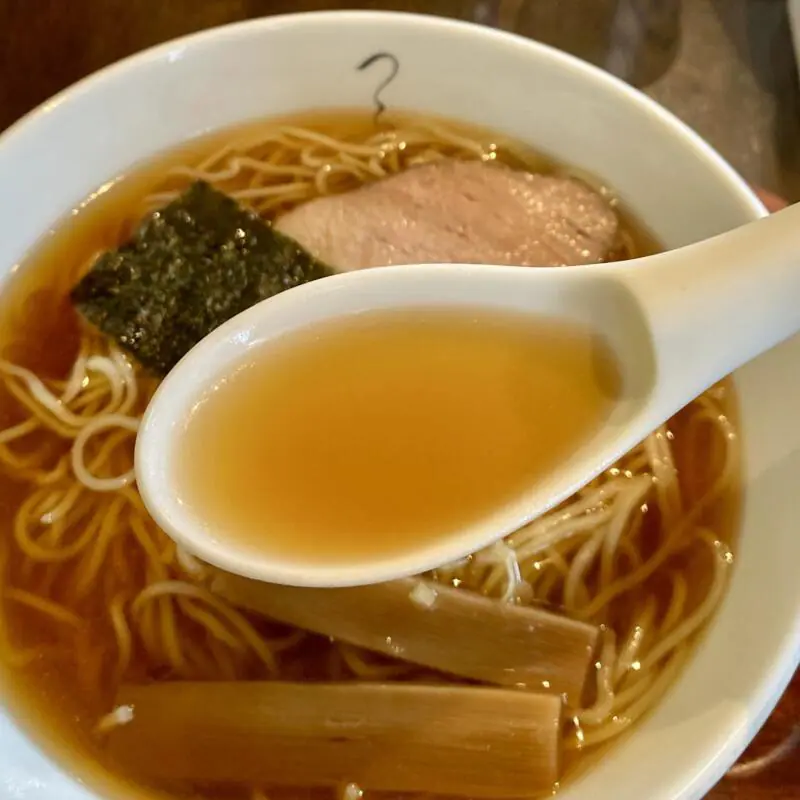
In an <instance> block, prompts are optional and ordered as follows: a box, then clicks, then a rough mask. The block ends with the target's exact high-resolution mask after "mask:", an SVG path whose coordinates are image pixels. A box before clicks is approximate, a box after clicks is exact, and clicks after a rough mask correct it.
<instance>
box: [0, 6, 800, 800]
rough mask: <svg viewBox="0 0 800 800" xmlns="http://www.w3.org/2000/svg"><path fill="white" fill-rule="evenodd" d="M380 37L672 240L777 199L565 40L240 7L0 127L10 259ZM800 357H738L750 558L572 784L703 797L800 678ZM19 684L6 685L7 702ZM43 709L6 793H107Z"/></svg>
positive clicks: (429, 85)
mask: <svg viewBox="0 0 800 800" xmlns="http://www.w3.org/2000/svg"><path fill="white" fill-rule="evenodd" d="M378 52H387V53H391V54H392V55H394V56H395V57H396V58H397V60H398V63H399V72H398V74H397V76H396V78H395V79H394V80H393V81H392V82H391V83H390V84H389V85H388V86H387V87H386V88H385V89H384V90H383V92H382V94H381V98H382V100H383V101H384V102H385V103H386V104H387V105H388V106H390V107H397V108H407V109H413V110H416V111H420V112H429V113H434V114H437V115H444V116H448V117H453V118H457V119H461V120H464V121H466V122H471V123H476V124H479V125H483V126H488V127H490V128H493V129H495V130H497V131H501V132H503V133H505V134H508V135H510V136H512V137H515V138H517V139H520V140H524V141H526V142H529V143H530V144H531V145H533V146H534V147H535V148H537V149H539V150H541V151H543V152H544V153H546V154H548V155H551V156H553V157H555V158H556V159H558V160H560V161H564V162H566V163H567V164H570V165H573V166H575V167H577V168H579V169H581V170H585V171H587V172H588V173H591V174H593V175H596V176H598V177H599V178H601V179H602V180H603V181H604V182H607V183H608V185H609V186H611V187H613V188H614V190H615V191H616V192H617V193H618V194H619V196H620V197H621V199H622V200H623V201H624V202H625V203H626V204H627V205H628V206H629V207H630V208H632V209H633V210H634V211H635V213H636V214H637V216H638V217H639V218H640V219H642V220H643V221H644V222H645V223H646V224H647V225H648V226H649V227H650V228H651V229H652V231H653V232H654V233H655V234H656V236H657V237H658V239H659V240H660V241H661V242H663V243H664V244H665V245H666V246H667V247H676V246H679V245H683V244H686V243H688V242H692V241H695V240H697V239H701V238H705V237H708V236H711V235H712V234H716V233H718V232H720V231H723V230H725V229H728V228H731V227H734V226H736V225H740V224H742V223H745V222H747V221H748V220H752V219H754V218H755V217H758V216H760V215H761V214H763V213H764V209H763V207H762V206H761V205H760V203H759V202H758V201H757V199H756V198H755V197H754V196H753V194H752V193H751V192H750V190H749V189H748V188H747V186H746V185H745V184H744V183H743V182H742V180H741V179H740V178H739V177H738V176H737V175H736V174H735V173H734V172H733V170H732V169H731V168H730V167H729V166H728V165H727V164H726V163H725V162H724V161H723V160H722V159H721V158H720V157H719V156H718V155H717V154H716V153H715V152H714V151H713V150H712V149H711V148H710V147H709V146H708V145H707V144H705V143H704V142H703V141H702V140H701V139H700V138H699V137H698V136H697V135H695V134H694V133H693V132H692V131H690V130H689V129H688V128H686V127H685V126H684V125H682V124H681V123H680V122H679V121H678V120H676V119H675V118H674V117H673V116H671V115H670V114H668V113H667V112H665V111H664V110H663V109H661V108H660V107H659V106H657V105H656V104H654V103H653V102H651V101H650V100H648V99H647V98H646V97H644V96H643V95H641V94H639V93H638V92H636V91H635V90H633V89H631V88H629V87H628V86H626V85H625V84H623V83H621V82H619V81H617V80H615V79H614V78H612V77H609V76H608V75H606V74H605V73H603V72H601V71H599V70H597V69H595V68H593V67H591V66H588V65H586V64H584V63H582V62H580V61H578V60H576V59H574V58H572V57H570V56H567V55H564V54H562V53H560V52H557V51H555V50H552V49H550V48H547V47H544V46H542V45H539V44H536V43H534V42H531V41H527V40H524V39H521V38H518V37H514V36H511V35H507V34H503V33H498V32H495V31H492V30H489V29H482V28H478V27H474V26H470V25H467V24H463V23H459V22H452V21H448V20H442V19H436V18H432V17H417V16H407V15H398V14H382V13H361V12H332V13H321V14H310V15H298V16H286V17H275V18H270V19H264V20H260V21H256V22H250V23H245V24H240V25H233V26H230V27H227V28H221V29H218V30H212V31H208V32H205V33H201V34H199V35H195V36H191V37H188V38H185V39H181V40H178V41H175V42H172V43H169V44H166V45H163V46H160V47H157V48H155V49H153V50H149V51H147V52H145V53H142V54H141V55H138V56H135V57H133V58H131V59H128V60H126V61H124V62H122V63H120V64H118V65H116V66H113V67H111V68H109V69H106V70H104V71H103V72H101V73H99V74H97V75H95V76H94V77H92V78H89V79H88V80H86V81H83V82H81V83H79V84H78V85H77V86H75V87H73V88H72V89H69V90H68V91H66V92H64V93H63V94H61V95H59V96H57V97H56V98H54V99H53V100H51V101H50V102H49V103H46V104H45V105H44V106H42V107H41V108H40V109H39V110H37V111H35V112H34V113H33V114H31V115H30V116H29V117H28V118H26V119H25V120H23V121H22V122H20V123H18V124H17V125H16V126H14V127H13V128H12V129H11V130H10V131H8V132H7V133H6V134H5V135H4V136H2V138H0V208H3V209H5V213H4V214H3V215H2V218H0V271H2V273H4V274H6V275H7V274H10V273H11V272H12V271H13V269H14V265H15V264H18V263H19V262H20V260H22V259H23V258H24V256H25V254H26V252H27V251H28V250H29V249H30V248H31V246H32V245H33V244H34V243H35V242H36V241H37V240H38V239H39V238H40V237H41V236H42V235H43V234H44V233H45V232H46V231H47V230H48V229H50V228H51V226H53V225H54V224H55V223H56V222H57V221H58V220H59V219H60V218H61V217H62V216H63V215H64V214H65V212H67V211H68V210H69V209H71V208H73V207H74V206H75V205H76V204H77V203H79V202H80V201H81V200H83V199H84V198H85V197H87V196H88V195H89V194H90V193H91V192H93V191H95V190H96V189H97V188H98V187H100V186H102V185H104V184H105V183H106V182H108V181H109V180H111V179H113V178H114V177H115V176H118V175H119V174H120V173H124V172H125V171H126V170H128V169H129V168H130V167H131V166H133V165H135V164H136V163H137V162H139V161H141V160H142V159H145V158H147V157H148V156H151V155H153V154H155V153H158V152H160V151H162V150H165V149H168V148H170V147H172V146H173V145H176V144H178V143H180V142H183V141H185V140H187V139H189V138H191V137H193V136H196V135H198V134H201V133H204V132H207V131H210V130H214V129H217V128H222V127H225V126H229V125H232V124H234V123H237V122H241V121H245V120H250V119H252V118H257V117H264V116H269V115H275V114H285V113H290V112H294V111H303V110H307V109H315V108H319V109H323V108H334V107H342V106H350V107H353V106H361V107H365V108H369V107H371V106H372V104H373V94H374V92H375V90H376V87H378V86H379V84H380V83H381V82H383V80H384V79H385V78H386V77H387V74H388V73H389V71H390V69H391V64H390V63H389V62H388V61H379V62H377V63H375V64H373V65H372V66H371V67H370V68H369V69H366V70H363V71H359V70H358V69H357V68H356V67H357V65H358V64H359V63H360V62H363V61H364V59H366V58H367V57H368V56H370V55H372V54H375V53H378ZM732 324H735V321H732ZM798 364H800V338H798V339H794V340H792V341H790V342H788V343H786V344H784V345H782V346H781V347H779V348H777V349H776V350H774V351H772V352H770V353H768V354H767V355H766V356H763V357H762V358H760V359H759V360H758V361H756V362H754V363H752V364H750V365H749V366H748V367H746V368H745V369H743V370H742V371H741V372H740V373H737V376H736V379H737V385H738V389H739V399H740V402H741V426H742V430H743V445H744V468H745V472H746V489H745V505H744V511H743V518H742V532H741V536H740V539H739V542H738V544H737V547H736V550H737V554H738V563H737V565H736V569H735V571H734V573H733V579H732V582H731V585H730V591H729V592H728V595H727V597H726V598H725V601H724V603H723V604H722V608H721V609H720V611H719V613H718V614H717V615H716V617H715V618H714V619H713V620H712V622H711V624H710V626H709V630H708V632H707V634H706V635H705V636H704V637H703V639H702V641H701V643H700V645H699V646H698V647H697V651H696V653H695V655H694V657H693V659H692V661H691V663H690V664H689V666H688V667H687V668H686V669H685V671H684V672H683V673H682V674H681V675H680V676H679V679H678V680H677V682H676V683H675V684H674V685H673V686H672V687H671V689H670V691H669V692H668V694H667V696H666V697H665V698H664V699H663V700H662V702H661V703H660V704H659V705H658V707H657V708H656V710H655V711H654V713H652V714H651V715H650V716H649V717H648V718H647V719H646V720H645V721H644V722H643V723H642V724H640V725H639V726H638V727H637V728H636V730H635V732H634V733H633V734H632V735H631V736H629V737H627V738H626V739H625V740H623V741H622V742H620V743H618V744H617V745H616V746H614V747H613V748H612V749H611V750H610V751H609V752H608V753H607V754H606V755H605V756H604V757H603V758H601V759H600V760H599V761H598V763H597V764H596V765H595V766H594V767H593V768H591V769H590V770H587V771H586V773H585V774H583V775H581V776H580V777H579V778H576V779H575V780H573V781H571V782H568V785H567V786H566V787H565V788H564V790H563V792H562V793H561V794H560V795H559V797H560V798H561V800H577V799H578V798H592V800H641V799H642V798H648V800H678V798H681V800H689V798H699V797H702V796H703V794H705V792H706V791H708V789H709V788H710V787H711V786H712V785H713V784H714V783H715V782H716V781H717V780H718V779H719V778H720V777H721V776H722V774H723V773H724V771H725V770H726V769H727V768H728V767H729V766H730V764H731V763H732V762H733V761H734V760H735V759H736V758H737V756H738V755H739V754H740V752H741V751H742V749H743V748H744V747H745V745H746V744H747V743H748V741H749V740H750V739H751V738H752V737H753V735H754V734H755V732H756V731H757V730H758V728H759V726H760V725H761V724H762V723H763V721H764V720H765V718H766V717H767V716H768V714H769V712H770V711H771V709H772V708H773V706H774V704H775V703H776V701H777V699H778V698H779V696H780V695H781V693H782V691H783V689H784V688H785V686H786V684H787V683H788V681H789V679H790V677H791V675H792V673H793V671H794V669H795V667H796V665H797V662H798V655H799V654H800V580H798V573H797V565H798V563H800V536H798V535H797V518H796V511H795V506H794V499H795V495H796V492H797V487H798V485H800V425H797V424H796V419H797V409H798V408H800V369H798V368H797V365H798ZM1 688H2V687H0V689H1ZM1 695H2V692H0V696H1ZM8 701H9V698H8V697H7V696H6V697H4V698H2V699H0V702H5V703H6V707H7V708H8V706H9V705H13V703H10V704H9V702H8ZM15 720H16V721H15ZM34 723H35V721H33V722H32V724H30V725H29V724H28V720H22V719H17V718H14V717H13V716H12V714H11V712H10V711H8V710H7V712H6V713H5V714H3V712H1V711H0V797H3V798H5V797H14V798H20V800H90V798H97V797H98V796H99V795H97V794H94V793H93V792H92V791H91V790H90V789H88V788H86V786H85V785H83V784H81V783H79V782H78V781H77V780H76V779H74V778H72V777H69V775H68V773H67V772H66V771H62V770H61V768H60V767H59V766H58V764H57V763H56V762H55V761H52V760H50V758H49V757H48V755H46V753H49V752H52V749H51V748H50V747H49V746H48V745H47V744H41V743H40V744H39V745H38V746H37V745H35V744H33V743H32V740H30V739H28V738H27V737H26V734H25V733H23V729H24V730H26V731H32V730H35V724H34Z"/></svg>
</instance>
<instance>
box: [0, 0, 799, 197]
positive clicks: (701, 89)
mask: <svg viewBox="0 0 800 800" xmlns="http://www.w3.org/2000/svg"><path fill="white" fill-rule="evenodd" d="M794 2H795V0H405V1H404V0H398V1H396V2H388V1H386V0H366V2H350V3H333V2H327V1H326V0H0V44H1V45H2V46H1V47H0V129H1V128H3V127H6V126H7V125H9V124H10V123H12V122H13V121H14V120H15V119H16V118H17V117H19V116H21V115H22V114H23V113H25V112H26V111H28V110H29V109H30V108H32V107H33V106H35V105H37V104H38V103H39V102H41V101H42V100H44V99H46V98H47V97H48V96H50V95H51V94H53V92H55V91H57V90H59V89H61V88H63V87H65V86H67V85H69V84H70V83H72V82H73V81H74V80H77V79H78V78H81V77H83V76H84V75H86V74H88V73H89V72H92V71H93V70H95V69H97V68H99V67H101V66H104V65H105V64H107V63H109V62H112V61H115V60H117V59H119V58H121V57H122V56H125V55H128V54H130V53H133V52H135V51H137V50H140V49H142V48H143V47H147V46H149V45H152V44H156V43H158V42H161V41H163V40H165V39H169V38H172V37H175V36H179V35H181V34H184V33H189V32H191V31H196V30H200V29H202V28H207V27H211V26H213V25H219V24H223V23H225V22H231V21H234V20H240V19H247V18H252V17H259V16H264V15H268V14H277V13H285V12H288V11H304V10H313V9H325V8H337V7H338V8H344V7H347V8H370V9H376V8H380V9H395V10H405V11H417V12H422V13H428V14H439V15H442V16H449V17H456V18H460V19H466V20H472V21H476V22H480V23H483V24H487V25H493V26H496V27H500V28H504V29H506V30H511V31H515V32H517V33H519V34H521V35H523V36H529V37H531V38H535V39H538V40H540V41H544V42H547V43H550V44H553V45H555V46H556V47H559V48H561V49H563V50H567V51H568V52H571V53H574V54H576V55H578V56H580V57H582V58H584V59H587V60H589V61H592V62H594V63H595V64H598V65H600V66H601V67H603V68H604V69H607V70H608V71H610V72H612V73H614V74H615V75H618V76H619V77H621V78H623V79H624V80H626V81H628V82H630V83H632V84H633V85H635V86H637V87H639V88H641V89H643V90H644V91H645V92H647V93H648V94H649V95H651V96H652V97H654V98H656V99H657V100H658V101H659V102H661V103H663V104H664V105H665V106H666V107H667V108H669V109H670V110H672V111H673V112H675V113H676V114H677V115H678V116H679V117H681V118H682V119H683V120H685V121H686V122H687V123H688V124H689V125H691V126H692V127H693V128H695V129H696V130H697V131H698V132H699V133H700V134H701V135H703V136H704V137H705V138H706V139H708V140H709V141H710V142H711V143H712V144H713V145H714V146H715V147H716V148H717V149H718V150H719V151H720V152H721V153H722V154H723V155H724V156H725V157H726V158H727V159H728V160H729V161H730V162H731V163H732V164H733V165H734V167H736V168H737V169H738V170H739V171H740V172H741V173H742V174H743V175H744V177H745V178H747V180H749V181H751V182H753V183H757V184H760V185H762V186H764V187H765V188H767V189H769V190H771V191H773V192H776V193H779V194H782V195H783V196H784V197H786V198H787V199H789V200H800V91H799V90H798V70H797V63H796V59H795V54H794V49H793V47H792V37H791V30H790V24H789V13H788V3H794Z"/></svg>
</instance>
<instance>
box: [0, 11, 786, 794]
mask: <svg viewBox="0 0 800 800" xmlns="http://www.w3.org/2000/svg"><path fill="white" fill-rule="evenodd" d="M537 2H544V0H537ZM586 2H594V0H586ZM683 3H684V14H685V15H686V13H687V11H688V12H691V14H692V15H694V16H693V18H692V19H693V25H694V22H695V21H696V20H697V21H698V23H699V22H704V23H707V24H709V25H710V26H712V28H713V26H714V25H716V24H717V23H719V25H720V26H722V27H724V28H727V29H729V30H734V29H735V28H736V25H737V24H738V23H739V22H740V21H741V20H743V19H745V15H747V21H748V22H747V24H748V29H750V30H752V31H755V30H762V31H763V30H765V27H766V23H767V22H769V21H770V20H772V19H773V18H774V16H775V11H774V9H775V6H776V5H777V3H775V2H768V0H724V2H711V0H683ZM522 5H523V6H524V5H525V4H524V3H522ZM342 6H345V7H355V6H360V7H372V8H380V7H387V8H388V7H393V8H403V9H407V10H418V11H419V10H425V11H429V12H432V13H441V14H447V15H450V16H457V17H462V18H477V19H490V20H495V21H497V20H500V21H501V23H502V22H505V23H508V15H507V14H505V15H504V13H501V12H503V9H504V8H506V7H509V6H510V7H513V8H514V9H515V11H516V10H518V7H519V6H520V2H519V0H514V2H511V3H510V4H509V3H507V2H501V1H500V0H498V2H497V3H494V2H491V0H487V1H485V2H479V1H478V0H475V2H468V1H467V0H419V2H413V1H410V2H395V3H381V2H374V1H373V2H370V1H369V0H368V2H360V3H358V2H356V3H345V4H342ZM324 7H335V4H330V3H326V2H324V0H297V1H295V2H293V1H292V0H0V129H2V128H4V127H6V126H7V125H9V124H11V123H12V122H13V121H14V120H15V119H17V118H18V117H19V116H21V115H22V114H24V113H25V112H26V111H28V110H29V109H31V108H33V107H34V106H35V105H37V104H38V103H40V102H41V101H43V100H45V99H46V98H47V97H49V96H50V95H51V94H53V93H54V92H56V91H58V90H59V89H61V88H63V87H65V86H67V85H68V84H70V83H72V82H73V81H75V80H77V79H79V78H81V77H83V76H84V75H86V74H88V73H89V72H91V71H93V70H95V69H98V68H99V67H102V66H104V65H105V64H108V63H110V62H112V61H115V60H117V59H118V58H121V57H123V56H125V55H128V54H130V53H132V52H135V51H136V50H139V49H141V48H143V47H146V46H149V45H151V44H155V43H157V42H159V41H163V40H165V39H168V38H172V37H174V36H178V35H181V34H183V33H188V32H191V31H195V30H199V29H202V28H206V27H209V26H212V25H217V24H222V23H224V22H228V21H231V20H236V19H245V18H248V17H255V16H260V15H263V14H268V13H275V12H281V11H283V12H285V11H291V10H298V9H301V8H305V9H308V8H324ZM498 8H499V11H498ZM487 9H488V11H487ZM492 9H494V11H492ZM759 14H763V15H764V16H763V17H761V18H760V19H761V21H762V23H763V24H761V25H759V17H758V15H759ZM698 15H703V16H702V17H700V16H698ZM767 15H769V17H768V16H767ZM517 18H518V19H522V18H523V17H517ZM512 23H513V20H512ZM570 24H571V23H570ZM575 26H576V30H577V28H578V26H579V22H578V21H576V22H575ZM568 29H569V27H568V26H567V30H568ZM682 33H683V36H684V42H683V45H684V46H683V48H682V51H686V50H687V49H690V48H689V46H690V44H691V34H692V29H691V28H690V29H688V30H683V31H682ZM577 38H580V37H577ZM757 39H758V37H752V38H751V44H753V43H757ZM703 44H704V46H707V45H708V37H707V36H706V35H705V32H704V34H703ZM568 45H569V42H568V41H567V42H566V46H568ZM723 55H724V54H721V55H720V58H719V59H714V58H713V56H711V57H709V59H708V62H707V63H711V62H714V63H715V64H716V66H717V72H718V71H719V62H720V60H721V59H722V57H723ZM767 55H768V58H767V61H768V62H769V63H770V64H772V65H775V64H776V63H778V62H780V59H779V58H778V57H777V55H775V57H773V55H774V54H773V51H771V50H770V51H769V52H768V53H767ZM704 60H705V57H704ZM744 64H746V60H745V58H744V56H743V55H742V56H741V57H740V58H739V59H738V60H737V61H736V63H733V62H732V63H731V64H730V65H728V66H726V65H725V64H723V65H722V66H723V68H725V69H728V73H729V74H737V75H738V73H739V72H740V71H741V70H742V69H743V68H745V67H743V65H744ZM791 68H793V67H791ZM780 74H781V75H782V76H785V75H788V74H789V73H788V72H785V73H784V72H781V73H780ZM741 78H742V81H741V88H742V91H743V92H745V91H747V90H748V85H749V84H748V81H747V78H748V75H747V74H742V75H741ZM669 79H670V73H669V71H668V72H667V73H666V75H665V76H664V77H662V78H660V79H659V80H660V81H661V82H662V83H663V82H664V81H669ZM705 79H706V78H705V77H701V78H700V79H698V81H697V82H695V83H694V84H693V85H692V86H691V87H690V91H688V90H684V88H683V84H682V83H681V82H680V81H677V80H676V81H675V82H674V83H673V84H670V86H672V87H674V88H673V89H672V90H671V91H670V92H667V93H664V96H663V97H660V99H662V100H663V101H664V102H667V104H668V105H670V107H671V108H672V109H673V110H674V111H676V113H678V114H679V115H681V116H683V117H684V118H685V119H687V121H689V123H690V124H693V125H695V127H698V128H699V129H701V130H702V131H703V132H704V133H705V135H707V136H709V138H710V139H711V140H712V143H714V144H716V145H717V146H718V147H719V148H720V149H721V150H722V152H723V155H725V156H726V157H728V158H729V159H730V160H731V161H732V162H733V163H734V164H735V165H737V166H739V167H740V169H742V170H743V171H744V172H745V174H746V177H749V178H750V179H751V180H759V178H760V177H761V176H760V174H759V173H758V172H751V171H750V169H749V168H748V165H749V163H750V162H749V161H746V160H745V155H746V154H745V153H744V152H741V153H740V152H737V151H736V149H735V146H734V145H735V143H731V145H730V147H726V146H725V142H724V141H722V140H720V141H717V140H716V139H715V135H714V133H713V131H709V130H706V129H705V127H704V119H707V120H708V121H709V124H711V123H713V121H714V119H716V118H724V116H725V115H724V113H723V112H725V111H726V110H729V109H725V108H723V107H722V104H725V103H728V104H730V102H731V98H727V99H725V98H724V97H723V95H724V93H717V94H715V92H714V86H713V85H711V84H710V83H709V85H708V86H707V87H706V86H704V84H703V80H705ZM787 79H788V80H790V81H792V80H793V82H794V85H796V76H794V78H793V79H792V78H791V77H790V78H787ZM708 80H709V81H711V80H713V76H712V75H711V73H709V77H708ZM687 92H688V93H687ZM657 96H659V95H658V94H657ZM753 97H755V95H754V96H753ZM698 98H699V99H698ZM756 99H758V98H756ZM769 99H770V102H771V103H773V104H776V105H777V108H778V110H779V111H781V110H786V109H787V108H788V109H789V110H791V108H792V107H793V104H794V103H795V102H796V95H795V94H794V93H791V92H790V93H788V94H786V95H783V94H781V93H780V92H779V93H777V94H773V95H772V96H771V97H770V98H769ZM700 101H702V102H700ZM732 102H733V103H740V102H742V98H741V97H739V96H737V97H735V98H733V99H732ZM759 102H760V100H759ZM715 104H716V105H715ZM701 111H702V112H703V113H705V114H706V117H705V118H701V117H699V116H698V117H697V119H693V118H692V114H693V113H698V114H699V113H700V112H701ZM795 112H796V107H795ZM787 113H788V112H787ZM749 116H752V115H749ZM778 116H780V114H778ZM792 118H794V117H793V116H792ZM724 127H726V128H731V126H730V125H727V124H726V125H725V126H724ZM724 133H725V131H724V130H722V129H720V136H722V135H723V134H724ZM756 138H757V137H756ZM772 138H773V137H772V134H769V135H768V136H766V137H765V138H764V140H763V141H761V140H756V141H755V146H756V149H757V150H758V152H759V154H761V153H763V152H766V151H768V150H769V148H771V147H774V146H775V145H776V142H774V141H772ZM748 139H749V141H750V144H753V142H752V141H751V140H753V137H752V136H750V137H748ZM777 144H778V145H781V147H783V148H784V149H783V150H776V152H777V153H778V155H780V154H781V153H785V148H786V146H787V145H786V143H785V142H784V143H782V144H781V142H778V143H777ZM790 144H791V146H792V147H795V146H796V144H797V140H796V139H794V138H793V139H792V142H791V143H790ZM792 152H795V151H794V150H793V151H792ZM790 173H791V170H789V171H784V176H786V175H790ZM771 174H772V175H774V171H773V173H771ZM765 182H766V184H767V185H769V186H770V187H771V188H781V186H782V182H781V181H780V180H777V179H774V178H770V177H769V176H767V178H765ZM792 186H793V184H792ZM783 187H784V188H785V189H786V190H787V191H790V196H791V195H794V193H795V192H794V191H793V190H790V186H789V184H788V183H787V182H786V181H784V182H783ZM798 725H800V677H798V676H795V679H794V681H793V682H792V685H791V687H790V688H789V690H788V691H787V693H786V695H785V696H784V698H783V699H782V701H781V703H780V705H779V706H778V708H777V709H776V711H775V713H774V714H773V715H772V717H771V718H770V719H769V721H768V722H767V724H766V725H765V726H764V728H763V730H762V731H761V733H760V734H759V735H758V737H757V738H756V740H755V741H754V742H753V744H752V745H751V747H750V748H749V749H748V751H747V752H746V753H745V755H744V757H743V760H744V761H745V762H747V761H751V760H752V759H758V758H761V757H763V756H764V755H765V754H768V753H769V752H771V751H772V749H773V748H774V747H775V746H776V745H778V744H779V743H780V742H781V741H783V740H785V739H786V738H787V737H788V736H790V734H791V733H792V731H793V730H794V731H797V730H798V728H797V726H798ZM654 757H657V756H656V755H655V754H654ZM757 765H758V762H756V764H755V765H754V766H757ZM643 768H646V765H643ZM1 777H2V776H0V778H1ZM642 800H647V798H642ZM708 800H800V748H795V749H794V750H792V751H791V752H790V753H788V754H786V755H785V756H784V757H783V758H782V759H781V760H779V761H777V762H776V763H772V764H769V765H767V766H766V767H764V768H763V769H756V768H753V769H750V770H744V774H742V775H741V777H727V778H725V779H724V780H723V781H722V782H721V783H720V784H719V785H718V786H717V787H716V788H715V789H714V790H713V791H712V792H711V793H710V794H709V795H708Z"/></svg>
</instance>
